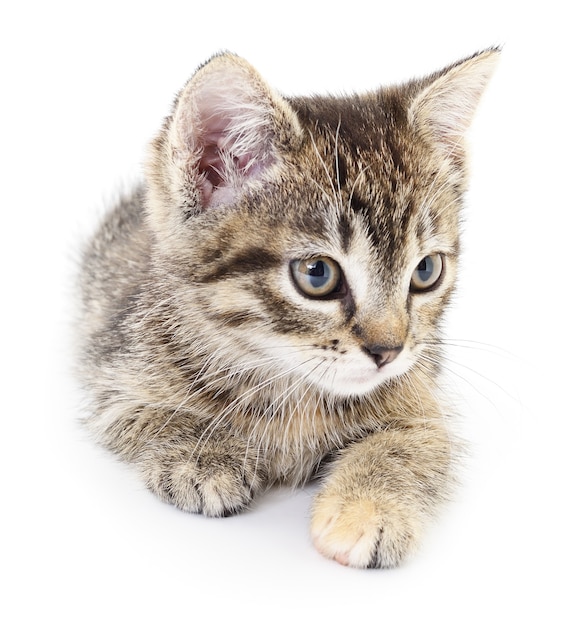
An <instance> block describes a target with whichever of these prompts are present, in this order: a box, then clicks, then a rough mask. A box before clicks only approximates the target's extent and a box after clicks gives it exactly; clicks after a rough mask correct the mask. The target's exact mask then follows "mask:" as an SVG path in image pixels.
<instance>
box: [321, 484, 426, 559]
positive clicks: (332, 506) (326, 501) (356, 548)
mask: <svg viewBox="0 0 583 626" xmlns="http://www.w3.org/2000/svg"><path fill="white" fill-rule="evenodd" d="M416 526H417V524H416V523H415V520H414V519H410V518H409V517H408V516H407V515H406V512H405V511H403V509H402V508H401V507H399V506H397V505H393V506H387V503H382V504H378V503H376V502H374V501H372V500H369V499H365V498H363V499H354V500H345V499H343V498H341V497H339V496H335V495H322V494H321V495H320V496H319V497H317V498H316V501H315V504H314V509H313V514H312V540H313V542H314V545H315V547H316V549H317V550H318V551H319V552H320V553H321V554H322V555H324V556H325V557H328V558H330V559H334V560H336V561H338V562H339V563H341V564H342V565H349V566H351V567H395V566H396V565H398V564H399V563H400V562H401V561H402V560H403V558H405V557H406V556H407V555H408V554H409V553H410V552H412V551H413V549H414V547H415V544H416V537H417V534H418V533H417V532H415V531H416Z"/></svg>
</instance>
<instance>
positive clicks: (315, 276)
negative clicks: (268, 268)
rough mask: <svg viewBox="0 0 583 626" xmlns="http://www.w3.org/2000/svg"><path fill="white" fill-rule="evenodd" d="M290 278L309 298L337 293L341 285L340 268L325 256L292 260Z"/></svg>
mask: <svg viewBox="0 0 583 626" xmlns="http://www.w3.org/2000/svg"><path fill="white" fill-rule="evenodd" d="M290 269H291V274H292V278H293V280H294V282H295V284H296V286H297V287H298V289H299V290H300V291H301V292H302V293H304V294H305V295H306V296H309V297H310V298H324V297H326V296H330V295H332V294H334V293H338V292H339V291H340V288H341V286H342V270H341V269H340V266H339V265H338V263H336V261H334V260H332V259H329V258H327V257H320V256H319V257H314V258H311V259H305V260H299V261H292V262H291V264H290Z"/></svg>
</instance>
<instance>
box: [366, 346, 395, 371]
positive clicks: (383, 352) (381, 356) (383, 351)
mask: <svg viewBox="0 0 583 626" xmlns="http://www.w3.org/2000/svg"><path fill="white" fill-rule="evenodd" d="M362 349H363V351H364V352H365V353H366V354H368V356H370V358H371V359H372V360H373V361H374V362H375V363H376V366H377V367H378V368H379V369H380V368H381V367H383V365H387V364H388V363H392V362H393V361H394V360H395V359H396V358H397V357H398V356H399V354H400V353H401V351H402V350H403V346H394V347H388V346H381V345H378V344H373V345H371V346H362Z"/></svg>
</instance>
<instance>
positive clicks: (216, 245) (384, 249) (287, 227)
mask: <svg viewBox="0 0 583 626" xmlns="http://www.w3.org/2000/svg"><path fill="white" fill-rule="evenodd" d="M352 149H353V146H352V147H351V148H348V146H346V145H345V142H344V141H343V137H342V127H341V128H340V131H339V136H338V137H335V136H334V134H332V136H326V134H324V135H320V136H315V135H314V134H312V139H310V141H309V142H308V143H306V145H305V146H304V148H303V150H302V151H301V153H299V154H296V155H295V160H296V163H297V164H296V165H295V166H294V167H288V168H286V170H285V173H284V174H283V175H282V179H280V180H278V181H276V182H273V183H271V184H269V185H266V186H264V187H262V188H261V190H260V192H259V193H258V194H250V195H249V196H248V197H246V198H244V199H243V201H242V202H241V203H240V205H239V206H238V207H237V209H236V210H230V209H226V210H224V211H223V210H219V211H218V212H217V218H216V220H213V223H212V224H208V223H207V220H206V219H201V223H200V230H199V237H197V239H198V241H197V244H196V251H194V250H193V265H194V275H192V274H191V275H190V277H189V284H187V285H186V288H187V289H191V290H192V297H193V301H194V300H196V305H195V307H196V310H198V311H201V310H204V311H205V313H204V315H205V318H206V322H207V324H208V326H207V328H208V329H209V332H208V333H207V337H208V338H209V339H212V344H213V345H214V346H215V350H218V351H219V352H220V353H221V360H222V362H223V363H228V362H231V363H232V367H233V369H237V367H239V368H240V369H241V370H243V371H245V370H247V369H249V368H250V367H251V365H252V364H256V366H257V367H258V369H260V370H262V372H263V379H264V380H268V379H270V378H272V377H273V378H274V380H278V379H279V380H281V382H285V386H286V387H287V388H288V389H290V390H293V389H294V387H295V388H296V389H297V390H298V391H300V392H301V391H302V390H304V388H305V385H306V384H307V385H311V386H313V387H315V388H320V389H323V390H325V391H327V392H331V393H332V394H334V395H335V396H348V395H354V394H357V395H359V394H364V393H367V392H369V391H371V390H373V389H374V388H376V387H377V386H379V385H382V384H383V383H385V382H386V381H387V380H389V379H391V378H394V377H397V376H401V375H403V374H404V373H405V372H407V371H408V369H409V368H410V367H411V366H412V365H413V364H414V363H416V362H417V361H418V360H419V359H420V358H421V355H422V353H423V350H424V348H426V347H427V344H428V343H429V344H431V342H434V341H435V340H436V339H437V336H436V325H437V323H438V320H439V318H440V316H441V313H442V311H443V308H444V304H445V302H446V301H447V299H448V296H449V293H450V292H451V289H452V286H453V282H454V277H455V270H456V253H457V247H458V239H457V237H458V235H457V209H458V203H459V198H458V197H456V195H455V193H454V192H453V191H452V185H451V180H452V178H455V176H454V175H453V174H452V172H451V171H449V170H448V168H447V167H443V166H441V165H440V167H441V169H442V171H441V172H438V173H437V175H435V172H434V171H424V164H423V163H420V162H415V155H414V154H408V155H406V154H404V152H403V151H401V154H400V155H399V161H400V173H399V172H397V171H396V170H395V166H394V161H395V158H394V156H393V155H391V154H390V152H388V150H389V149H390V148H389V146H388V145H384V146H377V147H376V148H375V151H374V152H370V153H369V154H364V153H363V152H362V151H360V156H359V158H360V159H362V162H363V163H366V166H365V167H363V166H362V163H361V162H360V161H359V162H357V161H356V160H355V159H354V157H353V156H352V155H351V154H350V153H351V151H352ZM404 158H406V159H408V162H405V161H404V160H403V159H404ZM337 161H338V163H339V168H340V169H341V176H340V177H338V176H337V173H336V169H337ZM430 161H431V160H430V159H429V162H430ZM207 235H208V238H207ZM191 267H192V266H191ZM193 283H194V284H193ZM200 283H204V285H205V289H204V296H203V297H201V296H202V294H201V290H200V288H199V284H200ZM194 285H196V286H194ZM211 327H212V329H213V330H212V332H210V328H211ZM290 380H291V382H290Z"/></svg>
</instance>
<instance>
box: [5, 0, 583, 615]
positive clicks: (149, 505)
mask: <svg viewBox="0 0 583 626" xmlns="http://www.w3.org/2000/svg"><path fill="white" fill-rule="evenodd" d="M11 4H12V6H11V8H8V6H7V5H8V3H5V4H4V5H3V8H2V9H1V10H0V64H1V74H0V81H1V82H0V85H1V88H0V93H1V96H0V113H1V115H0V133H1V134H0V158H1V169H0V177H1V179H0V193H1V203H0V210H1V214H0V220H1V227H0V237H1V241H0V243H1V248H0V253H1V255H2V259H1V267H2V282H1V288H0V293H1V298H2V301H1V308H0V311H1V313H0V314H1V316H2V325H1V328H2V333H3V336H2V348H1V350H2V363H3V374H2V401H3V402H2V409H1V415H0V418H1V420H2V423H1V431H0V433H1V435H0V446H1V448H0V450H1V452H0V463H1V468H0V470H1V473H0V490H1V491H0V493H1V501H2V512H1V518H0V520H1V521H0V524H1V532H0V537H1V541H2V545H1V546H0V549H1V552H0V568H1V575H2V579H3V580H2V581H0V584H1V586H0V622H1V623H3V624H10V625H12V624H114V625H117V624H179V623H180V624H191V623H192V624H194V623H196V624H199V623H207V622H208V623H215V624H233V623H243V624H247V623H249V624H250V623H255V624H279V623H301V624H318V623H320V622H323V623H326V624H340V625H342V624H367V623H375V624H425V623H427V622H431V623H435V622H436V623H439V624H441V623H448V624H463V625H467V624H504V625H505V624H560V625H563V624H582V623H583V610H582V608H581V602H582V601H581V587H582V575H581V559H582V556H583V554H582V546H581V530H582V528H583V523H582V521H583V520H582V515H581V492H582V490H581V479H582V477H583V476H582V464H581V458H580V457H581V454H580V447H581V443H580V442H581V438H582V435H583V430H582V427H581V420H582V417H583V411H582V409H581V401H580V395H581V384H582V381H581V373H582V367H581V352H582V342H581V300H580V298H581V296H580V293H581V280H582V278H583V277H582V272H581V253H580V238H581V235H580V232H581V226H582V217H581V214H582V211H583V206H582V201H581V197H582V196H581V192H580V181H581V173H580V170H581V165H582V162H581V151H580V150H581V148H580V147H581V140H582V136H581V109H582V106H581V104H582V103H581V95H580V84H579V83H580V80H581V61H582V59H581V52H580V50H581V47H580V37H581V34H580V23H581V20H580V17H576V15H575V12H576V11H578V9H577V8H576V3H573V2H571V1H569V2H566V1H563V0H557V1H555V2H553V3H550V4H548V3H545V4H543V3H537V2H512V0H504V1H498V0H490V1H488V2H482V3H475V4H474V3H471V2H468V1H467V0H464V1H463V2H459V3H455V2H427V3H426V4H423V3H421V2H416V1H415V0H411V1H410V2H392V1H390V0H388V1H386V2H381V1H380V0H373V1H370V0H351V1H350V2H342V1H341V0H334V1H333V2H332V1H331V2H317V1H316V0H312V1H311V2H302V1H300V0H295V1H292V2H289V3H282V2H269V3H268V2H265V3H262V2H254V1H253V0H247V1H240V2H232V3H230V2H227V1H224V2H221V1H220V0H214V1H213V0H208V1H207V2H205V3H203V2H201V1H200V0H191V1H190V2H173V1H170V0H165V1H164V2H158V3H156V2H143V1H142V2H131V3H130V2H123V1H122V0H117V1H116V2H109V1H102V2H99V3H86V2H70V3H67V2H62V1H54V2H24V1H23V2H20V3H19V4H18V8H15V7H16V3H11ZM393 5H394V6H393ZM543 7H544V8H543ZM570 7H571V8H570ZM492 44H503V45H504V53H503V58H502V61H501V63H500V65H499V68H498V72H497V74H496V75H495V77H494V80H493V81H492V83H491V86H490V88H489V90H488V92H487V94H486V96H485V97H484V99H483V101H482V104H481V107H480V109H479V112H478V115H477V116H476V118H475V123H474V126H473V131H472V134H471V146H472V154H473V178H472V184H471V191H470V193H469V194H468V198H467V200H468V206H467V212H466V227H465V230H466V233H465V244H466V245H465V256H464V262H463V268H464V271H463V275H462V279H461V282H460V289H459V295H458V298H457V302H456V305H455V308H454V310H453V311H452V312H451V315H450V316H449V326H448V335H449V336H450V337H451V339H452V340H455V342H456V344H457V347H456V348H455V349H453V350H452V353H451V359H452V361H451V363H450V366H451V369H452V375H451V380H452V382H451V387H452V393H454V392H455V393H459V394H461V397H462V399H461V400H460V403H459V407H460V413H461V420H460V426H459V429H460V431H461V434H463V436H464V437H465V438H466V439H467V440H468V442H469V450H470V453H469V456H468V459H467V462H466V465H465V469H464V471H463V472H462V477H463V484H462V486H461V487H460V490H459V492H458V494H457V496H456V499H455V501H454V503H453V504H452V505H451V506H450V507H449V508H448V510H447V511H446V512H445V514H444V515H443V516H442V518H441V519H440V520H439V522H438V523H437V524H436V525H435V527H434V528H433V529H432V530H431V532H430V533H429V534H428V536H427V539H426V541H425V543H424V545H423V548H422V550H421V551H420V553H419V554H418V555H417V556H416V557H415V558H413V559H411V560H410V561H409V562H408V563H407V564H405V565H404V566H403V567H401V568H400V569H397V570H394V571H358V570H351V569H347V568H344V567H342V566H340V565H338V564H336V563H333V562H329V561H327V560H325V559H323V558H322V557H320V556H319V555H318V554H317V553H316V551H315V550H314V549H313V547H312V546H311V544H310V540H309V534H308V517H309V506H310V498H311V495H312V493H313V488H312V487H310V488H307V489H305V490H300V491H297V492H295V493H290V492H289V491H288V490H285V489H281V490H277V491H275V492H272V493H271V494H270V495H268V496H266V497H263V498H261V499H260V500H259V501H258V502H257V505H256V506H255V507H254V508H253V510H252V511H250V512H249V513H247V514H244V515H241V516H239V517H234V518H229V519H224V520H208V519H204V518H202V517H198V516H192V515H187V514H184V513H181V512H179V511H177V510H175V509H173V508H172V507H170V506H167V505H164V504H161V503H160V502H158V501H157V500H156V499H155V498H154V497H153V496H151V495H150V494H149V493H148V492H147V491H146V490H145V489H144V488H143V487H142V485H141V484H140V483H139V481H138V480H137V479H136V477H135V476H134V474H133V473H132V471H131V470H130V469H129V468H127V467H126V466H124V465H123V464H121V463H119V462H117V461H115V460H114V459H112V458H111V456H110V455H109V454H108V453H106V452H104V451H102V450H100V449H98V448H97V447H95V446H94V445H93V444H92V443H91V442H90V441H89V440H88V438H87V437H86V435H85V433H84V431H83V429H82V428H81V427H80V426H79V425H78V424H77V421H76V420H77V418H78V416H79V414H80V409H79V403H80V397H79V393H78V391H77V389H76V386H75V381H74V378H73V376H72V375H71V372H72V371H73V363H72V361H71V346H70V343H71V340H70V326H71V320H72V318H73V311H74V306H73V302H74V300H73V298H72V294H73V281H74V272H75V257H76V254H77V251H78V248H79V245H80V242H81V241H82V240H83V238H84V237H86V236H87V235H88V233H89V232H90V231H91V230H92V228H93V226H94V225H95V223H96V221H97V219H98V217H99V215H100V214H101V213H102V212H103V210H104V207H106V206H107V204H108V202H109V201H110V200H111V199H112V198H114V197H115V195H116V193H117V191H118V190H119V189H120V188H123V187H124V186H126V187H127V186H128V185H130V184H131V182H132V181H133V180H135V179H136V178H137V177H139V175H140V163H141V161H142V157H143V153H144V147H145V145H146V143H147V141H148V139H149V138H150V137H151V136H152V135H153V133H154V132H155V131H156V129H157V128H158V126H159V124H160V122H161V120H162V117H163V116H164V115H165V114H166V113H167V112H168V111H169V108H170V104H171V102H172V100H173V97H174V94H175V93H176V91H177V90H178V89H179V88H180V87H181V86H182V84H183V83H184V82H185V81H186V79H187V78H188V77H189V76H190V74H191V73H192V72H193V71H194V69H195V68H196V67H197V65H198V64H199V63H201V62H203V61H204V60H205V59H206V58H207V57H208V56H210V55H211V54H213V53H214V52H216V51H218V50H221V49H230V50H232V51H234V52H237V53H239V54H240V55H242V56H244V57H246V58H247V59H248V60H250V61H251V62H252V63H253V64H254V65H255V66H256V67H257V68H258V69H259V70H260V71H261V72H262V73H263V75H264V76H265V77H266V78H267V79H268V80H269V81H270V82H271V83H272V84H273V85H274V86H275V87H276V88H278V89H280V90H281V91H282V92H284V93H288V94H299V93H311V92H317V91H331V92H339V91H352V90H358V89H368V88H373V87H375V86H377V85H379V84H381V83H388V82H392V81H400V80H403V79H405V78H408V77H410V76H414V75H419V74H424V73H427V72H430V71H433V70H434V69H438V68H440V67H442V66H444V65H446V64H448V63H450V62H452V61H454V60H456V59H458V58H460V57H463V56H466V55H468V54H471V53H473V52H474V51H475V50H477V49H481V48H484V47H488V46H490V45H492Z"/></svg>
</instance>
